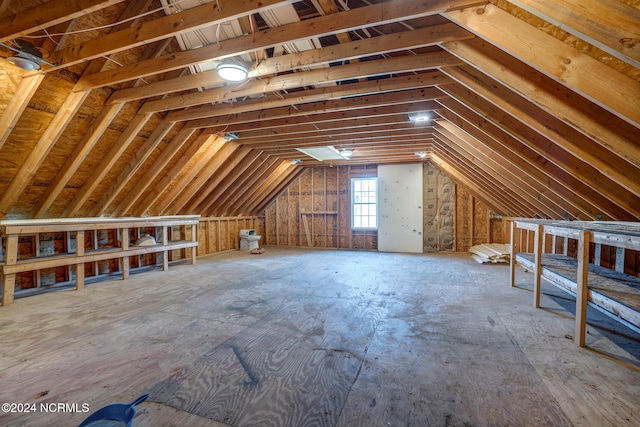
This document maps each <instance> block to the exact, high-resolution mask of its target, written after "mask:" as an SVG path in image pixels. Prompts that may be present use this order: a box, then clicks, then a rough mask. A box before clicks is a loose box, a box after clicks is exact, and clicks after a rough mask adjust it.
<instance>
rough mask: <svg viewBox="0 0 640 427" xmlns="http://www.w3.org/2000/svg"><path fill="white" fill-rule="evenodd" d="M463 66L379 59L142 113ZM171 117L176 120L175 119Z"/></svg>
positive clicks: (218, 91) (149, 106) (171, 100)
mask: <svg viewBox="0 0 640 427" xmlns="http://www.w3.org/2000/svg"><path fill="white" fill-rule="evenodd" d="M462 64H464V62H463V61H462V60H461V59H458V58H456V57H455V56H453V55H451V54H450V53H448V52H444V51H441V52H430V53H423V54H420V55H411V56H402V57H395V58H386V59H379V60H374V61H367V62H361V63H358V64H348V65H341V66H339V67H329V68H322V69H318V70H311V71H303V72H299V73H293V74H284V75H281V76H273V77H269V78H265V79H264V80H257V81H251V82H249V83H248V84H244V83H243V84H242V86H224V87H220V88H215V89H210V90H206V91H201V92H190V93H187V94H184V95H180V96H172V97H168V98H166V99H162V100H157V101H149V102H146V103H145V104H144V105H143V106H142V108H141V110H142V111H144V112H159V111H168V110H177V109H182V108H187V107H194V106H196V105H202V104H209V103H216V102H229V101H231V100H233V99H238V98H240V99H241V98H243V97H251V96H256V95H263V94H265V93H269V92H276V91H281V90H290V89H297V88H300V87H304V86H308V85H314V84H317V83H318V82H319V81H321V82H337V81H341V80H351V79H357V78H360V77H373V76H383V75H387V74H397V73H409V72H415V71H423V70H433V69H436V68H442V67H447V66H456V65H462ZM171 118H172V119H173V117H171Z"/></svg>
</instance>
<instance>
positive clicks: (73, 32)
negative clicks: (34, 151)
mask: <svg viewBox="0 0 640 427" xmlns="http://www.w3.org/2000/svg"><path fill="white" fill-rule="evenodd" d="M184 1H186V0H178V1H176V2H173V3H169V4H168V7H172V6H173V7H175V6H176V5H178V4H180V3H182V2H184ZM161 10H165V6H162V7H159V8H156V9H153V10H149V11H147V12H144V13H141V14H139V15H136V16H132V17H130V18H127V19H123V20H121V21H118V22H112V23H111V24H105V25H100V26H97V27H92V28H85V29H83V30H75V31H67V32H64V33H47V31H46V30H45V33H46V34H45V35H39V36H28V35H22V36H20V38H26V39H42V38H47V37H48V38H51V37H63V36H68V35H73V34H81V33H87V32H90V31H96V30H104V29H105V28H111V27H115V26H117V25H120V24H124V23H125V22H130V21H135V20H136V19H139V18H142V17H145V16H148V15H152V14H154V13H156V12H160V11H161Z"/></svg>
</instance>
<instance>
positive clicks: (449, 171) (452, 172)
mask: <svg viewBox="0 0 640 427" xmlns="http://www.w3.org/2000/svg"><path fill="white" fill-rule="evenodd" d="M430 160H431V162H433V164H435V165H436V166H438V167H439V168H440V169H442V170H443V171H444V173H445V174H446V175H447V176H449V177H450V178H451V179H452V180H453V181H454V182H455V183H456V184H459V185H462V186H464V187H466V188H467V189H469V191H470V192H471V194H473V195H474V196H475V197H476V198H478V199H479V200H481V201H482V202H483V203H484V204H485V205H487V206H488V207H489V208H490V209H492V210H494V211H495V212H499V213H502V214H506V213H510V212H514V209H512V208H511V209H510V208H509V207H507V206H506V205H504V204H503V203H501V202H496V201H494V200H490V199H488V198H487V197H486V196H485V194H484V191H483V190H482V189H481V188H480V187H478V186H477V184H476V183H475V182H473V181H472V180H471V179H469V178H468V177H467V176H465V175H464V174H463V173H462V172H461V171H460V170H459V169H457V168H455V167H453V166H451V165H450V164H449V163H448V161H447V160H446V159H445V158H443V157H441V156H440V155H439V154H438V153H435V152H434V153H432V154H431V156H430Z"/></svg>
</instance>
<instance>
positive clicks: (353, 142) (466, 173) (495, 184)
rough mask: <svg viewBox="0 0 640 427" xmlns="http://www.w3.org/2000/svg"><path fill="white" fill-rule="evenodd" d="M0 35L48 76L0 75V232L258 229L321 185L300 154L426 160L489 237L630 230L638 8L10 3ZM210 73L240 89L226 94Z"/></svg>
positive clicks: (638, 108)
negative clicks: (29, 228) (166, 225)
mask: <svg viewBox="0 0 640 427" xmlns="http://www.w3.org/2000/svg"><path fill="white" fill-rule="evenodd" d="M203 3H204V4H203ZM292 11H293V16H292ZM285 12H286V14H285ZM0 13H1V15H0V41H2V43H3V46H2V47H0V54H1V55H2V56H3V58H6V57H9V56H12V55H14V54H15V52H13V51H11V50H10V48H7V46H9V47H15V46H17V44H16V43H17V40H27V41H29V42H31V43H32V44H34V45H35V46H38V47H40V48H41V49H40V51H41V52H43V55H44V59H45V61H46V63H43V64H42V68H41V70H40V71H38V72H35V71H25V70H22V69H20V68H18V67H16V66H15V65H13V64H11V63H9V62H8V61H7V60H6V59H0V85H1V88H0V112H2V117H1V118H0V218H12V217H34V218H46V217H61V216H64V217H71V216H99V215H102V216H104V215H114V216H115V215H117V216H124V215H159V214H190V213H195V214H201V215H240V214H255V213H257V212H259V211H260V210H261V209H263V208H264V207H265V206H266V205H267V204H268V203H269V202H270V200H272V199H273V197H274V196H275V195H277V194H278V192H279V191H281V190H282V189H283V188H285V187H286V185H287V183H288V182H290V181H291V180H293V179H294V178H295V177H296V176H297V175H298V174H299V173H300V171H301V170H302V168H304V167H307V166H314V165H327V166H329V162H327V161H325V162H319V161H317V160H315V159H313V158H311V157H308V156H306V155H304V154H303V153H301V152H300V151H298V150H297V148H309V147H321V146H328V145H331V146H334V147H336V148H351V149H354V150H355V153H354V155H353V157H352V158H351V159H350V160H334V161H332V162H330V164H333V165H336V164H375V163H377V164H385V163H395V162H416V161H420V159H419V158H418V157H416V156H415V153H416V152H422V151H424V152H427V153H428V156H427V159H428V160H429V161H432V162H433V163H435V164H437V165H438V166H439V167H440V168H442V169H443V170H444V171H446V173H447V174H449V175H450V176H451V177H452V178H453V179H454V180H455V181H456V182H457V183H458V184H460V185H463V186H465V187H466V188H468V189H469V190H470V191H472V192H473V193H474V194H475V195H476V196H477V197H479V198H480V199H481V200H483V201H485V202H486V203H487V204H488V205H489V206H490V207H491V208H492V209H494V210H495V211H496V212H497V213H500V214H504V215H511V216H527V217H530V216H534V215H537V216H547V217H550V218H565V217H566V218H570V219H574V218H579V219H597V218H601V219H604V220H610V219H613V220H625V221H636V220H638V218H640V179H639V178H640V84H639V80H640V2H638V1H637V0H627V1H619V0H612V1H608V2H601V1H598V0H579V1H578V0H558V1H556V0H553V1H552V0H513V1H503V0H492V1H488V2H487V1H471V0H389V1H373V0H370V1H367V0H348V1H347V0H308V1H292V0H288V1H276V0H262V1H260V2H258V1H252V0H219V1H218V2H215V1H214V2H203V1H195V0H183V1H178V0H162V2H160V1H156V0H153V1H152V0H136V1H118V0H110V1H106V0H102V1H100V0H84V1H81V2H79V1H78V2H70V1H68V0H51V1H37V0H13V1H6V0H5V1H3V2H2V3H1V6H0ZM283 22H284V23H283ZM87 29H93V30H92V31H84V30H87ZM212 34H213V35H214V36H215V37H214V38H213V39H212ZM198 40H199V42H198ZM225 58H234V59H235V60H237V61H244V62H246V63H247V65H248V66H249V68H250V75H249V77H250V78H249V80H247V81H246V82H243V83H239V84H229V83H224V82H223V81H222V80H221V79H220V78H219V77H218V76H217V74H216V72H215V70H214V69H213V68H214V67H213V66H214V65H215V64H216V63H217V62H216V61H221V60H223V59H225ZM212 61H214V62H212ZM417 112H428V113H429V114H430V116H431V120H429V121H427V122H423V123H420V124H419V123H415V122H412V121H410V120H409V116H410V115H411V114H412V113H417ZM229 134H235V135H236V136H237V137H238V139H234V140H230V141H227V140H226V139H225V138H224V137H225V136H228V135H229ZM292 160H302V161H301V162H300V163H297V164H293V163H292V162H291V161H292Z"/></svg>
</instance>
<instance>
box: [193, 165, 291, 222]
mask: <svg viewBox="0 0 640 427" xmlns="http://www.w3.org/2000/svg"><path fill="white" fill-rule="evenodd" d="M249 160H252V162H251V163H250V164H248V165H247V167H246V168H244V170H243V171H242V173H237V172H236V171H234V173H233V175H232V176H229V177H225V178H224V179H223V180H222V181H221V182H220V184H219V185H217V186H216V187H215V188H213V189H210V188H211V187H207V188H208V189H210V190H209V191H207V192H203V193H202V195H199V196H200V197H198V199H197V200H195V202H196V203H194V204H192V205H191V206H192V209H191V210H195V211H196V212H217V211H218V210H220V209H222V208H221V207H223V206H226V205H229V204H231V203H232V202H233V201H235V200H236V199H235V198H234V196H236V195H238V194H240V195H241V194H243V193H244V189H245V188H247V187H248V186H249V185H250V184H251V182H252V178H254V177H258V176H260V175H261V174H262V173H264V171H266V170H268V169H269V168H270V167H271V166H272V165H273V164H274V163H276V162H278V159H276V158H275V157H271V156H269V155H268V154H265V153H261V154H260V155H259V156H257V157H252V158H250V159H249ZM249 166H250V167H251V168H250V169H249ZM225 181H226V182H225ZM189 211H190V210H189V209H187V212H189Z"/></svg>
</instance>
